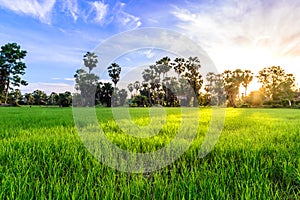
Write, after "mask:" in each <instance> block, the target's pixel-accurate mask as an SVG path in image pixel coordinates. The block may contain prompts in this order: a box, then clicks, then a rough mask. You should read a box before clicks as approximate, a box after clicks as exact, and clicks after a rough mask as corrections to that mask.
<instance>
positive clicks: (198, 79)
mask: <svg viewBox="0 0 300 200" xmlns="http://www.w3.org/2000/svg"><path fill="white" fill-rule="evenodd" d="M185 68H186V71H185V74H184V78H185V79H186V80H187V82H188V83H189V84H190V86H191V87H192V89H193V92H194V94H195V98H194V101H193V105H194V106H197V105H198V104H199V98H200V95H201V92H200V90H201V87H202V84H203V78H202V75H201V74H200V72H199V69H200V68H201V65H200V60H199V58H198V57H189V59H188V60H187V61H186V63H185ZM188 95H189V94H188ZM191 96H193V95H191ZM188 103H189V102H188Z"/></svg>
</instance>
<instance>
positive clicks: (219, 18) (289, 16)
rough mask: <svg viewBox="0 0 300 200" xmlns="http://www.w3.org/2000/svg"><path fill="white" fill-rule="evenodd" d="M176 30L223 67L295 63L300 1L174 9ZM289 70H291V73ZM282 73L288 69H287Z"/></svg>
mask: <svg viewBox="0 0 300 200" xmlns="http://www.w3.org/2000/svg"><path fill="white" fill-rule="evenodd" d="M172 14H173V15H174V16H175V17H176V18H178V19H179V20H180V22H179V23H178V24H177V27H178V28H179V29H180V30H181V31H183V32H185V33H187V34H188V35H189V36H190V37H191V38H192V39H193V40H195V41H197V42H198V43H199V44H200V45H201V46H202V47H203V48H204V50H206V51H207V52H208V53H209V55H210V56H211V58H213V61H214V62H215V63H216V65H217V66H218V67H219V68H220V69H221V70H222V69H224V68H230V67H232V68H237V67H240V68H251V69H254V70H253V71H258V70H260V69H261V68H262V67H267V66H270V65H283V67H284V66H288V67H289V68H290V69H291V70H292V71H294V72H295V73H298V75H299V77H300V74H299V70H297V69H295V65H294V66H291V65H292V64H294V63H298V65H299V64H300V59H299V57H300V20H299V19H300V2H299V1H297V0H290V1H288V2H287V1H283V0H282V1H281V0H277V1H272V2H269V1H268V2H267V1H262V0H251V1H250V0H246V1H237V0H227V1H222V3H221V4H220V5H217V6H216V5H214V4H211V5H210V4H206V5H200V4H198V5H194V6H193V10H187V9H182V8H177V7H175V8H174V9H173V11H172ZM292 67H293V68H292ZM287 71H288V70H287Z"/></svg>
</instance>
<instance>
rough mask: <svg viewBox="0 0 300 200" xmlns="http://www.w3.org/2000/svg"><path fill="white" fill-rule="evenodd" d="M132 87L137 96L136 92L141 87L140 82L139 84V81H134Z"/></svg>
mask: <svg viewBox="0 0 300 200" xmlns="http://www.w3.org/2000/svg"><path fill="white" fill-rule="evenodd" d="M133 87H134V89H135V90H136V94H137V92H138V90H139V89H140V87H141V84H140V82H139V81H135V82H134V84H133Z"/></svg>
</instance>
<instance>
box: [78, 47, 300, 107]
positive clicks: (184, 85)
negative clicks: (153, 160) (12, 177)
mask: <svg viewBox="0 0 300 200" xmlns="http://www.w3.org/2000/svg"><path fill="white" fill-rule="evenodd" d="M84 63H85V67H87V68H88V71H85V70H83V69H79V70H77V71H76V74H75V76H74V77H75V79H76V90H77V92H78V93H77V94H75V95H77V96H78V98H79V99H78V100H77V101H76V102H77V106H89V105H91V106H92V105H95V104H96V105H97V104H102V105H106V106H108V107H110V106H112V104H113V105H114V106H122V105H124V104H125V103H129V105H130V106H137V107H148V106H153V105H160V106H166V107H176V106H214V105H227V106H228V107H259V106H265V107H284V106H285V107H292V106H299V105H300V101H299V90H297V88H296V84H295V77H294V75H293V74H287V73H285V71H284V69H282V68H281V67H280V66H272V67H266V68H264V69H262V70H260V71H259V73H258V75H256V77H257V79H258V82H259V83H261V84H262V87H261V88H260V89H259V90H258V91H251V92H250V93H249V94H248V86H249V84H250V83H251V82H252V81H253V78H254V77H255V76H254V74H253V73H252V71H251V70H242V69H235V70H225V71H224V72H223V73H219V74H216V73H213V72H209V73H208V74H206V76H205V77H203V76H202V74H201V73H200V70H199V69H200V68H201V64H200V60H199V58H198V57H189V58H175V59H174V60H171V59H170V58H169V57H163V58H161V59H160V60H158V61H156V62H155V63H154V64H152V65H150V66H149V67H147V68H146V69H144V70H143V72H142V74H141V79H142V81H134V82H132V83H129V84H128V85H127V91H129V93H130V97H129V98H128V99H127V96H128V94H127V91H126V90H125V89H121V90H120V89H118V88H117V83H118V82H119V79H120V74H121V71H122V70H121V69H122V68H121V67H120V66H119V65H118V64H117V63H112V64H111V65H110V66H109V67H108V73H109V76H110V77H111V80H112V83H113V84H112V83H102V82H101V81H99V77H98V76H97V75H95V74H93V73H92V70H93V68H95V67H96V66H97V63H98V59H97V56H96V55H95V54H94V53H91V52H88V53H87V54H86V55H85V56H84ZM174 72H175V73H174ZM204 79H205V80H204ZM242 89H243V91H240V90H242ZM91 91H93V92H91ZM79 94H80V95H79ZM90 94H92V95H91V96H89V95H90ZM93 94H95V95H93Z"/></svg>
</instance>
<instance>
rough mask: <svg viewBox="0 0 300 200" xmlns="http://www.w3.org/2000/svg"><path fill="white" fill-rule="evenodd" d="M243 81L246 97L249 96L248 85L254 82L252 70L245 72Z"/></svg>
mask: <svg viewBox="0 0 300 200" xmlns="http://www.w3.org/2000/svg"><path fill="white" fill-rule="evenodd" d="M242 80H243V82H242V85H243V86H244V88H245V96H247V89H248V85H249V84H250V82H251V81H252V80H253V73H252V72H251V70H245V71H244V73H243V79H242Z"/></svg>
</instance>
